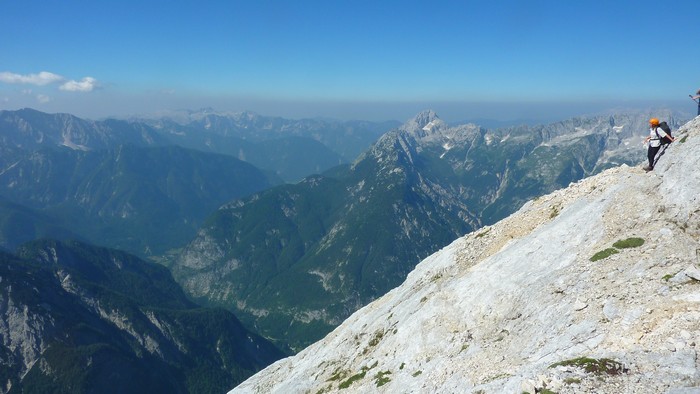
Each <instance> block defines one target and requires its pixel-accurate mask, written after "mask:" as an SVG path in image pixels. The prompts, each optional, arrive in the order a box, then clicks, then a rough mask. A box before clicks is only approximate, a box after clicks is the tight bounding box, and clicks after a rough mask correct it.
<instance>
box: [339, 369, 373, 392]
mask: <svg viewBox="0 0 700 394" xmlns="http://www.w3.org/2000/svg"><path fill="white" fill-rule="evenodd" d="M367 370H368V369H367V368H362V372H360V373H358V374H355V375H352V376H351V377H349V378H348V380H346V381H344V382H342V383H340V386H338V388H340V389H346V388H348V387H350V386H351V385H352V384H353V383H355V382H356V381H358V380H360V379H363V378H364V377H365V375H367Z"/></svg>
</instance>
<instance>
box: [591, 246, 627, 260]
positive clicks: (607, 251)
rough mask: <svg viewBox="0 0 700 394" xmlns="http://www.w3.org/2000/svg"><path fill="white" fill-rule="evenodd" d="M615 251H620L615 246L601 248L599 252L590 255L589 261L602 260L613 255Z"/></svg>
mask: <svg viewBox="0 0 700 394" xmlns="http://www.w3.org/2000/svg"><path fill="white" fill-rule="evenodd" d="M615 253H620V252H619V251H618V250H617V249H615V248H607V249H604V250H601V251H600V252H598V253H596V254H594V255H593V256H591V258H590V260H591V261H598V260H602V259H604V258H606V257H610V256H612V255H614V254H615Z"/></svg>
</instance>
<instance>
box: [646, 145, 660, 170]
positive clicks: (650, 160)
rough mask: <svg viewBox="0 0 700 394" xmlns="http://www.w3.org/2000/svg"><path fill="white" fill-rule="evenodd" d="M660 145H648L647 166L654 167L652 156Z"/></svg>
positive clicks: (657, 151)
mask: <svg viewBox="0 0 700 394" xmlns="http://www.w3.org/2000/svg"><path fill="white" fill-rule="evenodd" d="M659 149H661V147H660V146H650V147H649V150H647V159H649V168H654V157H656V154H657V153H659Z"/></svg>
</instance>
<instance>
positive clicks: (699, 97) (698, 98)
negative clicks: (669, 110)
mask: <svg viewBox="0 0 700 394" xmlns="http://www.w3.org/2000/svg"><path fill="white" fill-rule="evenodd" d="M689 96H690V98H691V99H693V101H696V102H697V103H698V115H700V89H698V91H697V92H695V96H692V95H689Z"/></svg>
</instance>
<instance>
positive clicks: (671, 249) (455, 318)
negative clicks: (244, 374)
mask: <svg viewBox="0 0 700 394" xmlns="http://www.w3.org/2000/svg"><path fill="white" fill-rule="evenodd" d="M427 118H429V116H428V117H427ZM428 123H429V122H426V123H424V124H423V126H425V125H426V124H428ZM431 130H432V129H431ZM674 135H677V136H678V140H679V142H677V143H675V144H673V145H672V146H671V147H670V148H668V151H667V152H666V153H665V155H664V156H663V157H662V158H661V160H660V161H659V163H658V165H657V166H656V168H655V170H654V171H653V172H650V173H645V172H644V171H642V170H641V168H640V167H634V168H633V167H627V166H622V167H618V168H614V169H610V170H607V171H605V172H603V173H601V174H599V175H596V176H594V177H590V178H587V179H584V180H582V181H580V182H577V183H575V184H572V185H570V186H569V187H568V188H566V189H563V190H559V191H556V192H554V193H551V194H549V195H546V196H543V197H540V198H538V199H535V200H533V201H530V202H529V203H527V204H526V205H525V206H523V207H522V208H521V209H520V210H519V211H518V212H516V213H515V214H513V215H511V216H509V217H508V218H506V219H504V220H502V221H500V222H498V223H496V224H494V225H493V226H489V227H485V228H482V229H480V230H478V231H475V232H473V233H470V234H467V235H465V236H464V237H462V238H459V239H457V240H456V241H454V242H453V243H452V244H450V245H449V246H447V247H445V248H444V249H442V250H441V251H439V252H437V253H435V254H433V255H432V256H430V257H428V258H427V259H425V260H424V261H423V262H421V263H420V264H419V265H418V266H417V267H416V269H415V270H414V271H413V272H411V273H410V274H409V275H408V277H407V279H406V281H405V282H404V283H403V284H402V285H401V286H399V287H398V288H396V289H394V290H392V291H391V292H389V293H388V294H386V295H385V296H383V297H381V298H379V299H377V300H376V301H375V302H373V303H371V304H369V305H367V306H365V307H364V308H362V309H360V310H359V311H358V312H356V313H355V314H353V315H352V316H351V317H350V318H348V319H347V320H346V321H345V322H344V323H343V324H342V325H340V326H339V327H338V328H337V329H336V330H334V331H333V332H332V333H331V334H329V335H328V336H327V337H326V338H324V339H323V340H321V341H319V342H317V343H316V344H314V345H312V346H310V347H308V348H307V349H305V350H304V351H302V352H300V353H299V354H297V355H296V356H293V357H289V358H287V359H284V360H281V361H279V362H277V363H275V364H273V365H271V366H269V367H268V368H266V369H265V370H263V371H261V372H260V373H258V374H257V375H255V376H253V377H252V378H250V379H249V380H248V381H246V382H244V383H243V384H241V385H240V386H238V387H237V388H235V389H234V390H232V391H231V393H289V392H311V393H318V392H323V393H328V392H343V393H372V392H387V393H390V392H392V393H393V392H411V393H433V392H482V393H504V392H507V393H521V392H530V393H535V392H538V391H542V390H543V389H547V390H551V391H554V392H557V393H583V392H625V393H660V392H678V393H680V392H697V391H698V390H700V363H699V362H698V357H697V348H698V346H700V324H698V322H699V321H700V281H699V280H698V277H700V272H699V271H700V268H698V267H699V264H700V243H699V241H700V174H699V173H698V171H697V169H698V168H700V155H698V154H697V152H698V151H700V118H696V119H694V120H693V121H691V122H689V123H688V124H686V125H685V126H683V127H682V128H680V129H679V130H678V132H677V133H675V134H674ZM681 141H683V142H681ZM643 158H644V154H643V152H641V150H640V162H641V161H642V160H643ZM620 241H623V242H621V243H620ZM640 242H641V243H642V244H641V245H640Z"/></svg>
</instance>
